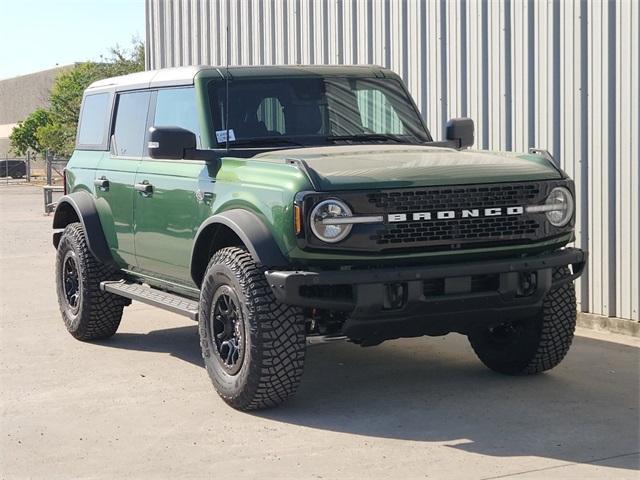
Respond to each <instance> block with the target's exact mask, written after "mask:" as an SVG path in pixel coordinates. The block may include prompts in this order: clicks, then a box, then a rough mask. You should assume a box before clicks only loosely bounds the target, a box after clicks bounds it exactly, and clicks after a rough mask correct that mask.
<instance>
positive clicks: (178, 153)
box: [149, 127, 196, 160]
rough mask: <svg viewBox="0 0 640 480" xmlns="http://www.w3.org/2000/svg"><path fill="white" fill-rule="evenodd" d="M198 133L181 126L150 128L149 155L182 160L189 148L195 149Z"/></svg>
mask: <svg viewBox="0 0 640 480" xmlns="http://www.w3.org/2000/svg"><path fill="white" fill-rule="evenodd" d="M195 148H196V135H195V134H194V133H193V132H190V131H189V130H186V129H184V128H180V127H151V128H150V129H149V156H150V157H151V158H163V159H169V160H182V159H183V158H185V157H186V156H187V152H186V151H187V150H195Z"/></svg>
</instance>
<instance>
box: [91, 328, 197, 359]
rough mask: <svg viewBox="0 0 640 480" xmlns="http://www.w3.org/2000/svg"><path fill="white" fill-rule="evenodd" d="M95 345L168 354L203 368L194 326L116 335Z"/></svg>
mask: <svg viewBox="0 0 640 480" xmlns="http://www.w3.org/2000/svg"><path fill="white" fill-rule="evenodd" d="M95 343H96V344H97V345H102V346H104V347H109V348H121V349H123V350H138V351H141V352H157V353H168V354H169V355H171V356H172V357H175V358H179V359H180V360H184V361H185V362H189V363H192V364H194V365H197V366H199V367H203V368H204V362H203V360H202V354H201V353H200V339H199V337H198V327H197V326H195V325H189V326H187V327H176V328H166V329H163V330H153V331H151V332H148V333H118V334H116V335H115V336H113V337H111V338H110V339H108V340H103V341H99V342H95Z"/></svg>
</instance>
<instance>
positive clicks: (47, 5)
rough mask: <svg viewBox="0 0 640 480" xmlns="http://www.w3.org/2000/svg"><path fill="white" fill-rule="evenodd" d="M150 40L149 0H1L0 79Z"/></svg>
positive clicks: (104, 53)
mask: <svg viewBox="0 0 640 480" xmlns="http://www.w3.org/2000/svg"><path fill="white" fill-rule="evenodd" d="M134 36H137V37H138V38H140V39H142V40H144V0H0V79H4V78H10V77H15V76H18V75H25V74H27V73H32V72H37V71H38V70H44V69H47V68H53V67H55V66H56V65H67V64H70V63H74V62H80V61H85V60H100V55H107V54H108V51H109V48H110V47H112V46H114V45H116V44H119V45H121V46H123V47H127V48H128V47H129V46H130V45H131V38H132V37H134Z"/></svg>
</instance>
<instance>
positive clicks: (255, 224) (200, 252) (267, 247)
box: [191, 209, 289, 287]
mask: <svg viewBox="0 0 640 480" xmlns="http://www.w3.org/2000/svg"><path fill="white" fill-rule="evenodd" d="M230 246H244V247H245V248H246V249H247V250H248V251H249V253H251V255H252V256H253V258H254V260H255V261H256V263H257V264H258V265H259V266H262V267H275V266H285V265H287V264H288V263H289V262H288V261H287V260H286V259H285V257H284V256H283V254H282V252H281V251H280V248H279V247H278V244H277V243H276V241H275V240H274V238H273V235H272V234H271V232H270V231H269V229H268V228H267V226H266V225H265V224H264V222H263V221H262V220H261V219H260V218H259V217H258V216H257V215H256V214H255V213H253V212H250V211H248V210H243V209H232V210H227V211H225V212H222V213H219V214H216V215H214V216H212V217H209V218H208V219H207V220H205V221H204V222H203V223H202V225H201V226H200V228H199V229H198V232H197V233H196V238H195V241H194V243H193V249H192V251H191V279H192V280H193V282H194V283H195V284H196V285H197V286H198V287H200V285H201V284H202V278H203V277H204V273H205V270H206V268H207V264H208V263H209V260H210V258H211V256H212V255H213V254H214V253H215V252H216V251H217V250H219V249H220V248H224V247H230Z"/></svg>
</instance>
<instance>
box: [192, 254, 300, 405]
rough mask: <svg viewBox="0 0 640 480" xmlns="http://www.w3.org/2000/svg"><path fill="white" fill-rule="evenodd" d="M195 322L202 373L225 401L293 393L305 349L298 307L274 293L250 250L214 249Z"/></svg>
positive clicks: (265, 400)
mask: <svg viewBox="0 0 640 480" xmlns="http://www.w3.org/2000/svg"><path fill="white" fill-rule="evenodd" d="M198 322H199V332H200V345H201V347H202V357H203V358H204V363H205V366H206V368H207V372H208V374H209V377H210V378H211V381H212V383H213V385H214V387H215V389H216V391H217V392H218V394H219V395H220V396H221V397H222V399H223V400H224V401H225V402H227V403H228V404H229V405H231V406H232V407H234V408H237V409H240V410H255V409H260V408H265V407H272V406H275V405H278V404H280V403H281V402H283V401H284V400H286V399H287V398H289V397H290V396H292V395H293V394H294V393H295V391H296V389H297V387H298V384H299V383H300V378H301V376H302V369H303V365H304V357H305V349H306V345H305V342H306V334H305V324H304V318H303V316H302V311H301V310H300V309H299V308H297V307H290V306H287V305H283V304H281V303H279V302H278V301H277V300H276V299H275V298H274V296H273V292H272V291H271V288H269V285H268V284H267V282H266V280H265V277H264V273H263V272H262V270H260V269H259V268H258V267H257V266H256V264H255V261H254V260H253V258H252V257H251V254H249V253H248V252H246V251H245V250H243V249H241V248H237V247H229V248H223V249H221V250H219V251H218V252H216V253H215V254H214V256H213V258H212V259H211V261H210V262H209V266H208V267H207V271H206V273H205V276H204V279H203V282H202V289H201V293H200V311H199V315H198Z"/></svg>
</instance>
